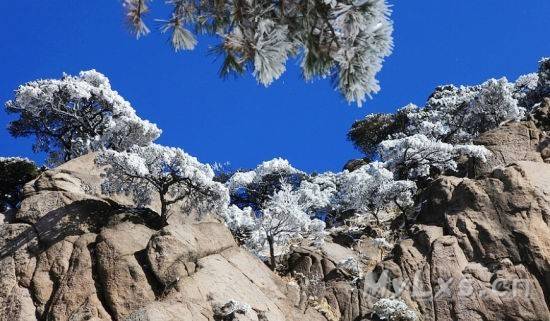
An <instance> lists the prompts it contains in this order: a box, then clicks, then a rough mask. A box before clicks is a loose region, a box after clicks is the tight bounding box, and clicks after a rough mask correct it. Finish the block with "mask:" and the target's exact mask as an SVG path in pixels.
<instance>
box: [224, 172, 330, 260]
mask: <svg viewBox="0 0 550 321" xmlns="http://www.w3.org/2000/svg"><path fill="white" fill-rule="evenodd" d="M300 197H301V195H300V193H299V192H297V191H296V190H294V188H293V186H292V185H291V184H288V183H286V182H283V183H282V185H281V187H280V189H279V190H278V191H276V192H275V193H274V194H273V195H271V196H270V197H269V199H268V200H267V201H266V202H265V203H264V204H263V206H262V208H261V210H258V211H253V210H252V209H251V208H250V207H246V208H244V209H242V210H241V209H239V208H238V207H236V206H235V205H232V206H230V207H229V209H228V210H227V211H226V212H225V213H224V218H225V221H226V224H227V225H228V227H229V228H230V229H231V231H233V233H234V234H236V233H235V231H237V232H240V231H243V230H246V231H247V240H245V241H244V242H243V243H245V244H246V245H247V246H248V247H249V248H250V249H251V250H252V251H254V252H256V253H257V254H260V253H262V252H264V251H265V250H267V251H269V261H270V264H269V265H270V267H271V268H272V269H275V266H276V263H275V258H276V255H277V253H276V248H279V249H280V250H281V251H280V252H282V251H284V250H285V248H286V246H287V245H288V244H289V242H290V241H292V240H295V239H302V238H310V239H311V240H312V241H313V242H314V243H320V242H322V239H323V237H324V228H325V223H324V222H322V221H320V220H317V219H313V220H312V219H311V218H310V215H309V214H308V213H307V212H306V211H305V208H304V206H303V204H302V203H301V202H300ZM237 234H238V233H237ZM238 235H239V234H238Z"/></svg>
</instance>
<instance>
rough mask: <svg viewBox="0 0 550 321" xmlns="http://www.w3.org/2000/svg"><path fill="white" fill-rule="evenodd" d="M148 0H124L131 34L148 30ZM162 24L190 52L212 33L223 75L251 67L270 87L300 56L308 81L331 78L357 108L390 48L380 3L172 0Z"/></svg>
mask: <svg viewBox="0 0 550 321" xmlns="http://www.w3.org/2000/svg"><path fill="white" fill-rule="evenodd" d="M148 2H149V0H125V1H124V7H125V8H126V14H127V18H128V22H129V25H130V26H131V27H132V31H133V32H134V33H135V35H136V37H138V38H139V37H140V36H143V35H145V34H147V33H149V28H148V27H147V25H146V23H145V22H144V17H145V15H146V14H148V13H149V6H148ZM167 4H169V5H170V6H172V12H171V14H170V16H169V17H168V18H167V19H164V20H157V21H159V22H161V23H162V26H161V28H160V30H161V32H163V33H170V42H171V44H172V47H173V48H174V50H175V51H179V50H192V49H194V47H195V45H196V44H197V39H196V36H197V35H198V34H209V35H217V36H219V37H220V43H219V44H218V46H217V47H216V48H215V49H214V52H215V53H217V54H220V55H222V56H223V58H224V61H223V63H222V67H221V70H220V74H221V75H222V76H227V75H230V74H243V73H245V72H247V71H250V72H252V74H253V75H254V77H255V78H256V79H257V81H258V82H259V83H261V84H263V85H264V86H269V85H270V84H271V83H272V82H273V81H274V80H276V79H278V78H279V77H280V76H281V75H282V74H283V73H284V71H285V69H286V62H287V60H288V59H289V58H292V57H297V58H298V59H301V68H302V75H303V77H304V79H305V80H306V81H310V80H313V79H315V78H318V77H321V78H325V77H330V78H331V79H332V81H333V84H334V87H335V88H336V89H337V90H338V91H340V92H341V93H342V94H343V95H344V97H345V98H346V100H347V101H349V102H357V103H358V104H359V106H361V105H362V103H363V102H364V101H365V99H366V97H370V96H371V95H372V94H374V93H376V92H378V91H379V90H380V86H379V84H378V81H377V80H376V74H377V73H378V72H379V71H380V69H381V68H382V62H383V60H384V58H385V57H387V56H388V55H389V54H390V53H391V51H392V47H393V39H392V31H393V28H392V22H391V20H390V13H391V11H390V9H389V6H388V4H387V3H386V2H385V0H344V1H340V0H305V1H297V0H278V1H266V0H169V1H167Z"/></svg>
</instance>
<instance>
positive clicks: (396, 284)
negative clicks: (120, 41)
mask: <svg viewBox="0 0 550 321" xmlns="http://www.w3.org/2000/svg"><path fill="white" fill-rule="evenodd" d="M478 143H479V144H483V145H485V146H487V147H488V148H489V149H490V150H491V151H492V152H493V156H492V158H491V159H490V160H489V162H488V163H487V164H483V165H480V164H471V165H472V166H471V167H472V168H471V175H469V176H470V178H458V177H446V176H444V177H441V178H439V179H437V180H436V181H434V182H432V183H431V185H430V186H429V187H428V188H427V189H426V190H425V191H424V192H423V194H422V201H421V202H420V204H421V207H420V209H419V212H418V216H417V218H416V221H415V224H414V225H412V226H410V227H407V230H406V231H405V232H406V233H405V235H406V237H404V238H402V239H401V240H400V241H399V242H398V243H397V244H396V245H395V246H394V248H393V250H392V251H388V252H387V253H382V252H380V250H378V249H377V248H376V247H375V246H373V244H372V242H373V237H374V236H375V235H367V234H365V235H364V236H363V237H362V238H361V240H360V242H353V243H346V242H343V241H342V240H339V239H337V238H333V239H332V241H331V240H328V241H327V242H326V244H325V245H324V246H323V247H322V248H320V249H313V248H308V247H296V248H294V249H293V251H292V252H291V253H290V254H289V255H288V257H287V263H288V264H287V267H288V270H287V271H283V274H286V276H285V277H280V276H279V275H277V274H275V273H273V272H271V271H270V269H269V268H267V267H266V265H265V264H264V263H263V262H261V261H260V260H258V259H257V258H256V257H254V256H253V255H251V254H250V253H249V252H248V251H246V250H244V249H242V248H241V247H239V246H238V245H237V244H236V243H235V241H234V239H233V237H232V235H231V233H230V232H229V230H228V229H227V228H226V227H225V226H224V225H223V224H222V223H220V222H218V221H217V220H216V219H214V218H207V219H204V220H201V221H195V220H180V221H174V222H171V224H170V225H168V226H166V227H162V224H161V223H160V222H159V221H158V219H157V216H156V214H155V213H154V212H153V211H152V210H139V211H138V210H132V209H131V205H132V202H131V200H129V199H128V198H126V197H124V196H123V195H122V196H117V197H105V196H104V195H102V194H101V192H100V188H99V183H100V173H101V169H100V168H97V167H95V165H94V164H93V155H87V156H83V157H81V158H78V159H75V160H73V161H70V162H68V163H66V164H64V165H62V166H60V167H58V168H55V169H53V170H49V171H47V172H45V173H43V174H42V175H41V176H40V177H38V178H37V179H36V180H35V181H33V182H31V183H29V184H28V185H27V186H26V188H25V198H24V200H23V202H22V204H21V207H20V209H19V210H18V211H17V212H15V213H12V214H11V215H8V216H6V219H5V221H6V223H4V224H1V225H0V320H1V321H26V320H30V321H40V320H63V321H81V320H95V321H99V320H117V321H123V320H127V321H138V320H139V321H145V320H148V321H179V320H182V321H187V320H188V321H200V320H205V321H206V320H257V321H283V320H288V321H290V320H303V321H305V320H307V321H316V320H319V321H321V320H329V321H336V320H343V321H358V320H376V319H377V318H378V317H377V316H375V315H373V314H372V309H373V306H374V304H375V303H376V302H377V301H378V299H379V298H381V297H386V296H389V295H396V296H399V297H401V299H402V300H403V301H404V302H405V303H407V305H408V306H409V307H410V308H412V309H414V310H415V311H416V312H417V314H418V315H419V316H420V318H421V319H422V320H426V321H432V320H437V321H446V320H449V321H451V320H452V321H458V320H464V321H476V320H478V321H493V320H494V321H497V320H499V321H500V320H506V321H512V320H518V321H519V320H533V321H534V320H541V321H549V320H550V312H549V309H548V306H549V304H550V299H549V298H550V164H547V163H546V160H547V159H548V156H550V152H548V147H547V146H548V141H547V138H546V135H545V134H544V131H542V130H541V129H540V126H538V125H537V124H535V123H533V122H522V123H510V124H506V125H504V126H502V127H500V128H498V129H496V130H494V131H490V132H488V133H485V134H483V135H482V136H481V137H479V138H478ZM152 209H153V210H154V209H155V205H153V207H152ZM374 234H375V233H374ZM348 257H355V258H357V260H359V261H360V262H361V269H362V270H363V272H362V276H361V277H358V276H355V275H352V274H350V273H348V271H346V270H344V269H342V268H340V267H339V265H338V264H339V262H341V261H342V260H344V259H346V258H348ZM312 297H313V298H314V300H311V298H312Z"/></svg>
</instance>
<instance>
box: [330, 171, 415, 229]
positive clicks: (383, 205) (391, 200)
mask: <svg viewBox="0 0 550 321" xmlns="http://www.w3.org/2000/svg"><path fill="white" fill-rule="evenodd" d="M337 182H338V199H337V203H336V206H337V207H338V208H339V209H340V210H353V211H355V212H356V213H357V214H360V215H367V216H369V215H372V216H374V217H375V219H376V220H377V222H378V223H380V221H379V214H380V213H381V212H383V211H386V212H387V211H391V210H392V209H394V208H397V209H398V210H400V211H406V210H407V208H409V207H411V206H412V205H413V196H414V194H415V192H416V184H415V183H414V182H412V181H408V180H395V179H394V175H393V173H392V172H390V171H389V170H387V169H386V168H384V164H383V163H380V162H374V163H371V164H367V165H364V166H362V167H361V168H359V169H357V170H355V171H353V172H348V171H344V172H342V173H340V174H339V175H338V177H337Z"/></svg>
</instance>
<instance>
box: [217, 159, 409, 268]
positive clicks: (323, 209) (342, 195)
mask: <svg viewBox="0 0 550 321" xmlns="http://www.w3.org/2000/svg"><path fill="white" fill-rule="evenodd" d="M268 177H269V179H266V178H268ZM275 178H277V179H275ZM291 179H294V180H293V181H291ZM226 186H227V187H228V189H229V191H230V194H231V202H232V204H234V205H233V206H231V207H230V208H229V210H228V211H226V213H225V220H226V223H227V225H228V226H229V228H230V229H231V230H232V231H233V234H234V235H237V237H238V238H239V239H241V237H243V236H244V238H242V239H243V243H246V244H247V246H248V247H249V248H251V249H253V250H254V251H255V252H261V251H264V250H266V249H267V247H269V248H268V249H269V250H270V256H271V257H272V258H271V260H272V261H274V256H275V255H276V254H275V249H276V248H279V249H284V247H285V246H286V245H287V244H288V243H289V242H290V241H291V240H293V239H296V238H303V237H307V238H309V239H311V240H312V241H313V242H314V243H318V241H320V240H321V239H322V238H323V232H322V231H323V229H324V227H325V224H324V223H323V222H322V221H320V220H316V219H315V218H316V217H323V216H322V215H319V214H323V213H324V214H327V213H330V214H331V215H332V216H334V217H338V216H339V214H338V213H340V212H351V213H354V214H356V215H357V216H361V217H365V218H368V217H374V218H376V219H377V220H378V218H379V217H378V214H379V213H381V212H385V213H387V214H388V215H387V216H386V217H385V218H386V219H389V218H391V217H392V216H393V217H395V215H396V214H399V213H403V212H404V211H406V210H408V209H409V208H410V207H411V205H412V204H413V196H414V193H415V191H416V185H415V184H414V182H412V181H407V180H402V181H399V180H394V177H393V174H392V173H391V172H390V171H388V170H387V169H385V168H384V167H383V164H381V163H378V162H375V163H372V164H368V165H365V166H363V167H361V168H359V169H357V170H355V171H353V172H349V171H347V170H346V171H343V172H339V173H331V172H326V173H321V174H316V175H307V174H305V173H303V172H301V171H299V170H297V169H295V168H294V167H292V166H291V165H290V164H289V163H288V161H286V160H283V159H274V160H271V161H267V162H264V163H262V164H260V165H259V166H258V167H257V168H256V169H254V170H252V171H249V172H238V173H235V174H234V175H233V176H232V177H231V178H230V179H229V180H228V181H227V183H226ZM257 191H262V193H260V194H259V196H254V197H253V198H249V196H248V195H250V193H255V192H257ZM243 195H244V196H243ZM243 200H245V201H243ZM272 266H273V264H272Z"/></svg>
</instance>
